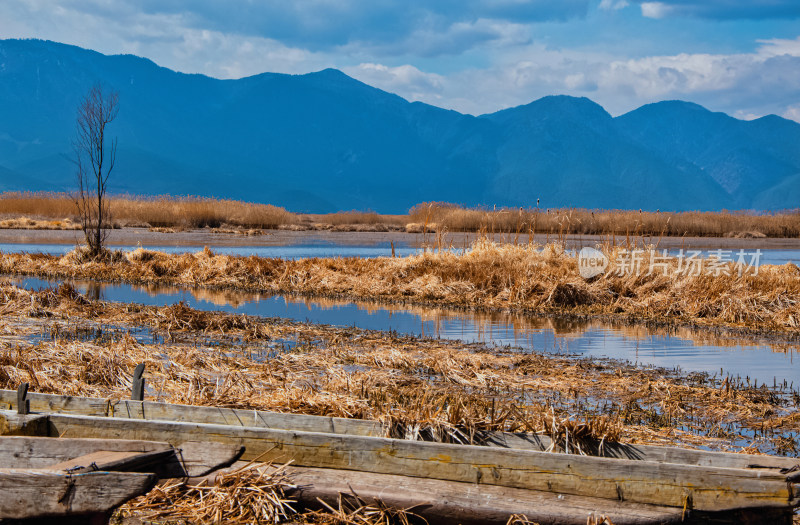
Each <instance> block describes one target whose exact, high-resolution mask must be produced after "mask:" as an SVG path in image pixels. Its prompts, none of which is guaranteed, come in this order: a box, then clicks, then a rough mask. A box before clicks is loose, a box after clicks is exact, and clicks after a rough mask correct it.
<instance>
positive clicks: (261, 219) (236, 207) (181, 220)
mask: <svg viewBox="0 0 800 525" xmlns="http://www.w3.org/2000/svg"><path fill="white" fill-rule="evenodd" d="M109 209H110V212H111V217H112V219H113V220H114V221H115V223H117V224H122V225H131V226H148V227H154V228H170V227H179V228H180V227H183V228H187V227H189V228H202V227H205V226H209V227H220V226H222V225H229V226H232V227H244V228H251V229H252V228H256V229H261V228H276V227H278V226H279V225H282V224H289V223H292V222H297V220H298V219H297V217H296V216H295V215H294V214H292V213H290V212H288V211H286V210H285V209H283V208H279V207H277V206H272V205H269V204H256V203H249V202H241V201H233V200H217V199H210V198H205V197H168V196H160V197H132V196H111V197H110V198H109ZM76 214H77V208H76V207H75V203H74V199H73V197H72V196H70V195H68V194H63V193H3V194H1V195H0V216H2V215H25V216H28V217H48V218H64V217H67V218H70V219H75V218H76ZM8 227H11V226H8Z"/></svg>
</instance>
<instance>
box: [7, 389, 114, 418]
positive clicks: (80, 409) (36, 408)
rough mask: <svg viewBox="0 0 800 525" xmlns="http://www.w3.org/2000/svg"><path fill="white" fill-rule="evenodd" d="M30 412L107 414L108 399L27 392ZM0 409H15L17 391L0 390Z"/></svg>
mask: <svg viewBox="0 0 800 525" xmlns="http://www.w3.org/2000/svg"><path fill="white" fill-rule="evenodd" d="M27 398H28V401H29V402H30V410H31V412H63V413H67V414H83V415H87V416H105V415H108V408H109V404H110V402H109V400H108V399H101V398H94V397H76V396H60V395H55V394H38V393H35V392H28V396H27ZM0 410H17V391H16V390H0Z"/></svg>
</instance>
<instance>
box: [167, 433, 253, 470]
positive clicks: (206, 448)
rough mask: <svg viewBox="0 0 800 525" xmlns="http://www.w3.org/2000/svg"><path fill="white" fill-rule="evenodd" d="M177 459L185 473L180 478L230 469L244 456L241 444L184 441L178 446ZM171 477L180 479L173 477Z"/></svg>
mask: <svg viewBox="0 0 800 525" xmlns="http://www.w3.org/2000/svg"><path fill="white" fill-rule="evenodd" d="M176 451H177V455H176V459H177V463H178V464H179V465H180V467H181V469H182V470H183V473H182V474H181V475H180V477H187V478H188V477H196V476H205V475H206V474H209V473H211V472H213V471H215V470H218V469H221V468H225V467H229V466H230V465H233V463H234V462H236V461H238V460H239V458H241V457H242V455H243V454H244V451H245V449H244V447H243V446H241V445H239V444H228V443H214V442H208V441H204V442H199V441H183V442H181V443H180V444H178V445H177V446H176ZM170 477H178V476H176V475H174V474H173V475H171V476H170Z"/></svg>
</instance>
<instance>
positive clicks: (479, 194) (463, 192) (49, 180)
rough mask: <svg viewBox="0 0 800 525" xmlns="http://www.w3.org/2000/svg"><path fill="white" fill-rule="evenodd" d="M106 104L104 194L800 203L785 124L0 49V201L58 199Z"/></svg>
mask: <svg viewBox="0 0 800 525" xmlns="http://www.w3.org/2000/svg"><path fill="white" fill-rule="evenodd" d="M98 81H99V82H102V83H103V84H104V85H105V86H108V87H109V88H112V89H115V90H117V91H119V93H120V112H119V116H118V117H117V119H116V120H115V121H114V122H113V124H112V125H111V128H110V129H111V133H112V134H114V135H115V136H116V137H118V141H119V149H118V155H117V165H116V167H115V170H114V173H113V175H112V179H111V183H110V191H111V192H113V193H131V194H143V195H156V194H172V195H202V196H213V197H219V198H234V199H243V200H247V201H256V202H269V203H272V204H276V205H280V206H284V207H286V208H287V209H289V210H292V211H305V212H328V211H336V210H347V209H372V210H375V211H379V212H384V213H400V212H405V211H407V210H408V208H409V207H411V206H413V205H414V204H416V203H419V202H423V201H434V200H435V201H447V202H454V203H460V204H464V205H470V206H472V205H487V206H491V205H497V206H524V207H529V206H535V205H536V202H537V199H538V200H539V202H540V206H541V207H547V208H552V207H565V206H569V207H585V208H626V209H639V208H643V209H652V210H654V209H661V210H720V209H755V210H779V209H787V208H798V207H800V124H798V123H796V122H794V121H790V120H786V119H783V118H780V117H777V116H775V115H769V116H766V117H762V118H759V119H756V120H752V121H743V120H738V119H735V118H733V117H730V116H728V115H726V114H723V113H714V112H711V111H709V110H707V109H705V108H703V107H701V106H698V105H696V104H692V103H689V102H682V101H665V102H660V103H655V104H649V105H646V106H643V107H640V108H638V109H636V110H634V111H631V112H630V113H627V114H624V115H621V116H618V117H612V116H611V115H610V114H609V113H608V112H606V111H605V110H604V109H603V108H602V107H601V106H600V105H598V104H596V103H594V102H592V101H591V100H589V99H587V98H576V97H568V96H550V97H544V98H542V99H539V100H536V101H534V102H532V103H530V104H527V105H524V106H519V107H514V108H510V109H505V110H502V111H498V112H496V113H492V114H487V115H480V116H471V115H465V114H461V113H458V112H456V111H450V110H445V109H441V108H437V107H435V106H431V105H428V104H424V103H420V102H408V101H407V100H405V99H403V98H401V97H399V96H397V95H394V94H391V93H387V92H385V91H382V90H379V89H376V88H374V87H371V86H368V85H366V84H364V83H362V82H359V81H357V80H355V79H353V78H351V77H349V76H347V75H345V74H344V73H342V72H340V71H338V70H334V69H326V70H323V71H319V72H316V73H309V74H305V75H285V74H276V73H264V74H261V75H255V76H251V77H246V78H241V79H237V80H219V79H214V78H210V77H207V76H204V75H196V74H184V73H178V72H175V71H171V70H169V69H166V68H163V67H159V66H158V65H156V64H154V63H153V62H151V61H150V60H147V59H144V58H140V57H136V56H132V55H113V56H106V55H103V54H100V53H97V52H95V51H90V50H86V49H81V48H79V47H75V46H70V45H65V44H60V43H56V42H49V41H41V40H0V191H24V190H46V191H69V190H71V189H73V187H74V185H75V184H74V183H75V181H74V178H75V175H74V167H73V165H72V163H71V162H70V158H71V155H72V154H71V140H72V138H73V137H74V134H75V116H76V110H77V106H78V103H79V102H80V100H81V98H82V96H83V95H84V94H85V93H86V91H87V90H88V88H89V87H90V86H91V85H92V84H93V83H95V82H98Z"/></svg>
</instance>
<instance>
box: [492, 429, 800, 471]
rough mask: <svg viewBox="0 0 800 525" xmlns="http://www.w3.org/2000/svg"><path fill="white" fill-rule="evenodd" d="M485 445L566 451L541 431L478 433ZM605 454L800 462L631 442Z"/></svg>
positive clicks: (765, 464)
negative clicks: (540, 432)
mask: <svg viewBox="0 0 800 525" xmlns="http://www.w3.org/2000/svg"><path fill="white" fill-rule="evenodd" d="M476 437H477V438H478V442H480V443H481V444H483V445H485V446H494V447H502V448H516V449H520V450H539V451H545V450H552V451H554V452H563V450H562V448H561V447H553V448H551V447H552V440H551V439H550V437H549V436H545V435H541V434H528V433H526V434H515V433H510V432H483V433H478V435H477V436H476ZM602 456H603V457H608V458H620V459H636V460H642V461H655V462H658V463H675V464H682V465H698V466H705V467H727V468H768V469H782V468H791V467H793V466H794V465H797V464H798V463H800V460H798V459H797V458H789V457H778V456H753V455H749V454H736V453H731V452H711V451H707V450H694V449H686V448H678V447H662V446H655V445H630V444H624V443H605V444H604V445H603V451H602Z"/></svg>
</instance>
